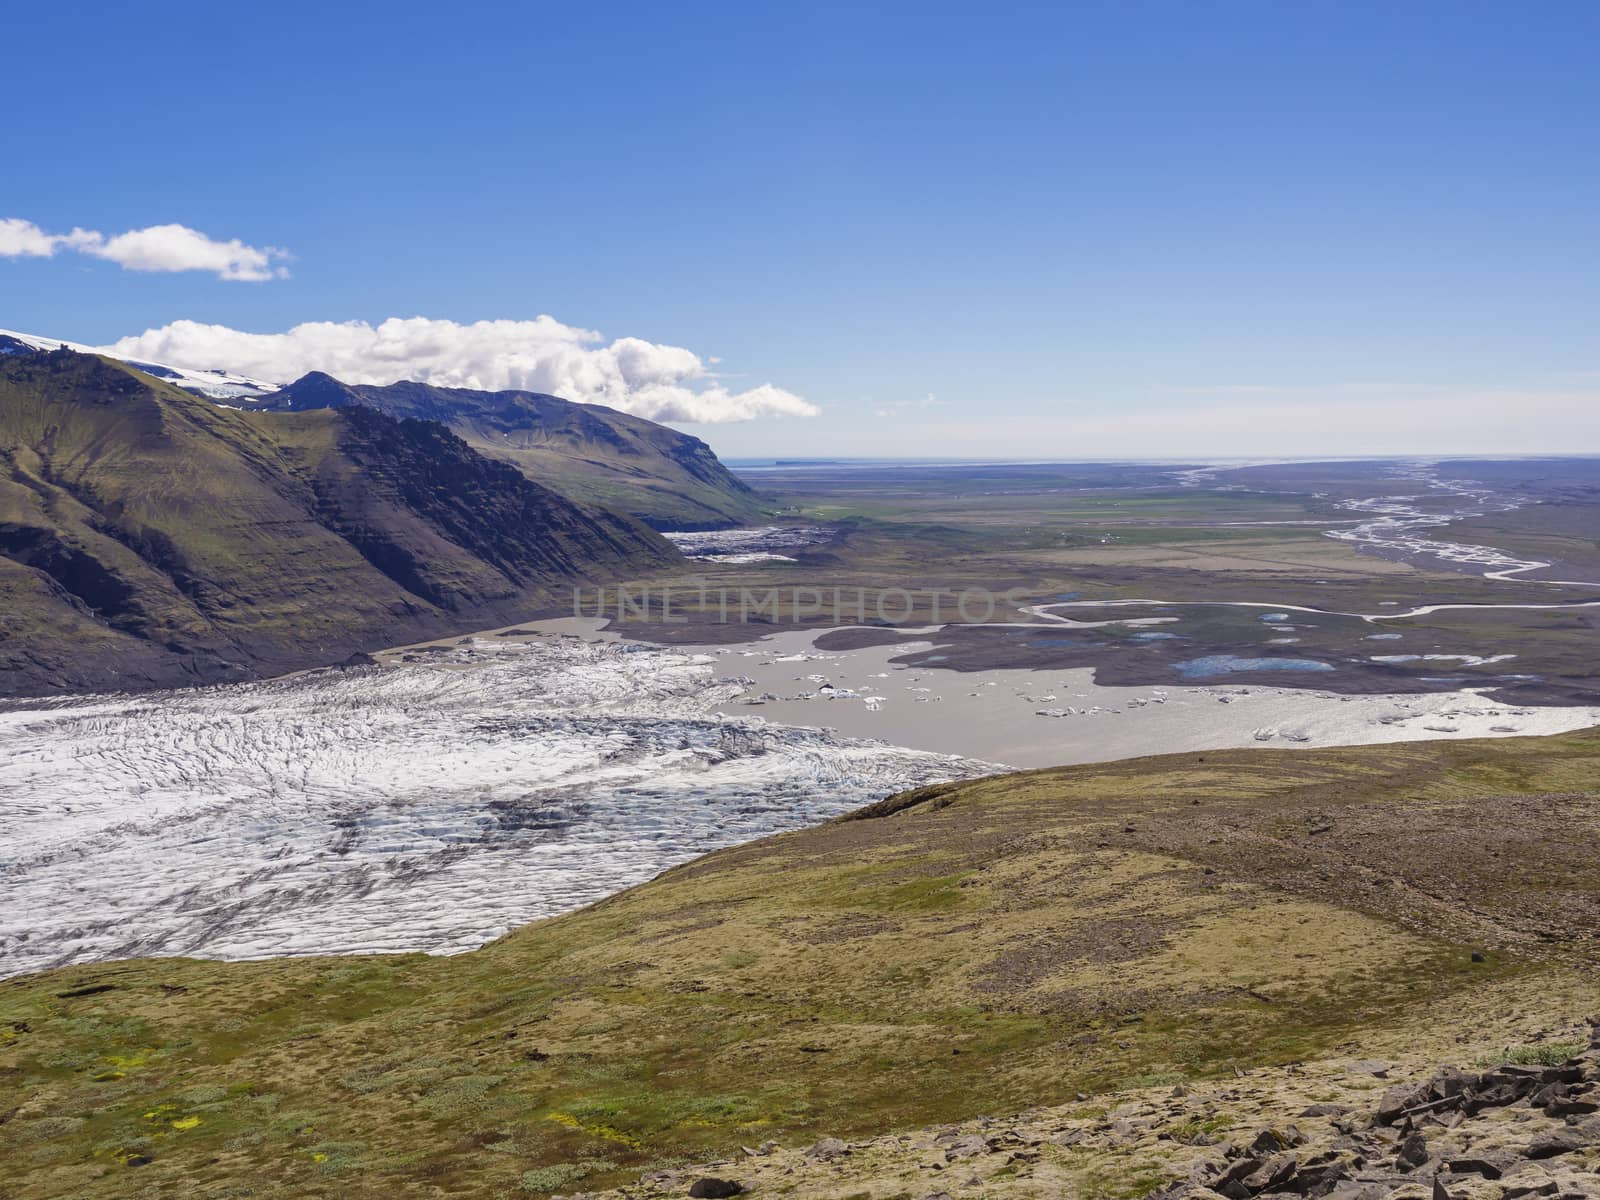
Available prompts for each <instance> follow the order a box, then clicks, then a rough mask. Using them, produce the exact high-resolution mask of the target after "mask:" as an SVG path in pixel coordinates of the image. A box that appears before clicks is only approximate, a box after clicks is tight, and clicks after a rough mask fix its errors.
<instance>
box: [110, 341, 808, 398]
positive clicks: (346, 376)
mask: <svg viewBox="0 0 1600 1200" xmlns="http://www.w3.org/2000/svg"><path fill="white" fill-rule="evenodd" d="M101 349H102V350H103V352H104V353H106V354H111V355H114V356H116V357H119V358H133V359H141V360H146V361H151V362H160V363H166V364H169V365H171V366H174V367H184V368H187V369H190V370H201V371H205V370H211V369H213V368H220V369H225V370H228V371H232V372H235V373H237V374H240V375H246V376H251V377H253V378H256V379H262V380H267V381H269V382H274V383H287V382H289V381H290V380H293V379H298V378H299V377H300V376H301V375H304V374H305V373H306V372H308V371H325V372H327V373H328V374H329V375H332V376H334V377H335V378H336V379H342V380H344V381H345V382H346V383H371V384H387V383H394V382H396V381H398V380H402V379H415V380H420V381H422V382H424V383H431V384H435V385H437V386H440V387H467V388H480V389H484V390H488V391H500V390H503V389H509V388H515V389H520V390H524V391H533V392H547V393H549V394H551V395H555V396H563V397H565V398H566V399H568V400H580V401H584V402H587V403H590V404H605V405H609V406H610V407H612V408H616V409H620V410H622V411H623V412H630V413H634V414H636V415H638V416H641V417H648V418H649V419H651V420H654V421H682V422H720V421H748V420H752V419H754V418H757V417H774V416H797V417H810V416H815V415H816V414H817V413H818V412H819V411H820V410H819V409H818V408H817V407H816V405H814V404H811V403H810V402H809V401H807V400H804V399H802V398H801V397H800V396H797V395H795V394H794V393H793V392H788V391H785V390H784V389H783V388H780V387H775V386H773V385H772V384H770V383H764V384H762V385H761V386H759V387H754V388H749V389H747V390H745V391H741V392H733V391H730V390H729V389H728V388H727V387H726V386H725V385H724V384H723V383H722V382H721V381H719V380H718V379H717V378H716V376H715V375H714V374H712V373H711V372H710V371H709V370H708V369H707V366H706V363H705V361H704V360H703V359H701V357H700V356H699V355H697V354H695V353H694V352H693V351H691V350H686V349H684V348H683V347H681V346H663V345H659V344H657V343H655V342H647V341H644V340H643V339H641V338H634V337H623V338H617V339H615V340H614V341H611V342H609V343H608V342H606V341H605V339H604V338H603V337H602V336H601V335H600V334H599V333H597V332H595V331H594V330H591V329H579V328H577V327H575V326H571V325H564V324H562V323H561V322H560V321H557V320H556V319H555V318H554V317H549V316H540V317H536V318H534V319H533V320H531V321H476V322H473V323H472V324H466V325H463V324H458V323H456V322H454V321H435V320H430V319H428V318H425V317H408V318H401V317H391V318H390V319H388V320H387V321H384V322H382V323H381V324H379V325H376V326H373V325H369V324H367V323H366V322H365V321H346V322H342V323H336V322H332V321H314V322H308V323H306V324H303V325H296V326H295V327H294V328H292V329H290V330H289V331H287V332H286V333H245V332H242V331H240V330H237V329H230V328H228V327H227V326H225V325H204V324H201V323H199V322H197V321H174V322H173V323H172V324H170V325H166V326H163V327H162V328H160V329H151V330H147V331H146V332H144V333H142V334H140V335H139V336H137V337H126V338H123V339H122V340H121V341H119V342H116V343H115V344H113V345H111V346H105V347H101Z"/></svg>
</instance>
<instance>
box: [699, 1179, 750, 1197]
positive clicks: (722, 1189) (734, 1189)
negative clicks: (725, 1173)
mask: <svg viewBox="0 0 1600 1200" xmlns="http://www.w3.org/2000/svg"><path fill="white" fill-rule="evenodd" d="M743 1192H744V1184H742V1183H736V1182H734V1181H733V1180H732V1179H718V1178H717V1177H716V1176H714V1175H707V1176H706V1177H705V1178H704V1179H696V1180H695V1181H694V1183H692V1184H691V1185H690V1186H689V1195H691V1196H693V1197H695V1200H727V1197H729V1196H738V1195H740V1194H742V1193H743Z"/></svg>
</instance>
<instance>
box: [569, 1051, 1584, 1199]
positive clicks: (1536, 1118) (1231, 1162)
mask: <svg viewBox="0 0 1600 1200" xmlns="http://www.w3.org/2000/svg"><path fill="white" fill-rule="evenodd" d="M1505 1057H1506V1058H1508V1059H1513V1060H1516V1061H1507V1062H1501V1063H1498V1064H1490V1065H1479V1066H1477V1067H1473V1068H1462V1067H1458V1066H1453V1065H1446V1066H1438V1067H1436V1068H1434V1069H1433V1070H1432V1071H1431V1072H1428V1071H1425V1070H1407V1069H1405V1068H1404V1067H1403V1066H1399V1065H1395V1064H1391V1063H1387V1062H1379V1061H1349V1060H1342V1061H1329V1062H1319V1063H1308V1064H1296V1065H1292V1066H1289V1067H1285V1068H1280V1069H1274V1070H1263V1071H1255V1072H1250V1073H1243V1074H1240V1075H1239V1076H1237V1077H1235V1078H1233V1079H1231V1080H1227V1081H1223V1082H1219V1083H1209V1084H1195V1085H1182V1084H1180V1085H1178V1086H1176V1087H1171V1088H1146V1089H1143V1090H1142V1091H1139V1092H1133V1093H1126V1094H1124V1095H1123V1096H1122V1097H1118V1098H1115V1100H1114V1102H1113V1104H1112V1106H1111V1107H1104V1106H1095V1105H1089V1104H1082V1105H1079V1106H1076V1107H1073V1106H1068V1107H1062V1108H1051V1109H1042V1110H1037V1111H1033V1112H1028V1113H1023V1114H1021V1115H1019V1116H1017V1117H1014V1118H1011V1119H1009V1120H994V1119H989V1118H983V1119H980V1120H977V1121H974V1122H970V1123H967V1124H962V1125H949V1126H943V1127H937V1128H932V1129H924V1130H920V1131H918V1132H915V1133H908V1134H899V1135H891V1136H885V1137H878V1138H874V1139H872V1140H870V1141H856V1142H846V1141H842V1140H840V1139H837V1138H825V1139H823V1140H821V1141H819V1142H816V1143H815V1144H813V1145H811V1146H809V1147H807V1148H804V1149H786V1148H783V1147H780V1146H778V1145H777V1144H776V1143H770V1142H769V1143H766V1144H764V1145H761V1146H758V1147H753V1148H746V1149H745V1150H744V1151H743V1153H742V1155H741V1156H740V1157H738V1158H736V1159H730V1160H725V1161H721V1162H712V1163H705V1164H701V1165H699V1166H697V1167H694V1168H689V1169H684V1170H674V1171H657V1172H652V1173H649V1174H646V1175H644V1176H643V1177H642V1178H641V1179H640V1180H639V1182H638V1184H637V1185H635V1186H630V1187H624V1188H619V1189H616V1190H614V1191H610V1192H604V1193H589V1194H587V1195H586V1196H585V1197H584V1200H601V1198H602V1197H603V1198H604V1200H656V1198H660V1197H667V1196H683V1195H688V1196H691V1197H726V1196H736V1195H742V1194H753V1195H772V1196H795V1197H802V1196H803V1197H819V1198H822V1197H827V1198H837V1200H846V1198H848V1200H918V1198H920V1200H961V1198H962V1197H972V1198H974V1200H977V1198H980V1197H984V1198H987V1197H994V1198H1012V1197H1016V1198H1019V1200H1020V1198H1022V1197H1029V1198H1032V1197H1041V1198H1042V1197H1063V1198H1068V1197H1070V1198H1078V1197H1082V1198H1083V1200H1099V1198H1111V1197H1141V1196H1142V1197H1144V1198H1145V1200H1179V1198H1180V1197H1181V1198H1183V1200H1222V1198H1226V1200H1248V1198H1250V1197H1256V1196H1309V1197H1330V1198H1332V1200H1523V1198H1533V1197H1550V1198H1553V1200H1585V1198H1594V1197H1600V1020H1596V1021H1591V1022H1590V1023H1589V1025H1588V1028H1587V1029H1586V1030H1585V1029H1581V1028H1580V1029H1576V1030H1571V1029H1569V1030H1565V1031H1552V1033H1551V1035H1550V1036H1548V1037H1547V1038H1546V1039H1545V1040H1543V1041H1541V1042H1537V1043H1533V1044H1531V1045H1528V1046H1523V1047H1518V1048H1516V1049H1515V1050H1514V1051H1512V1052H1509V1053H1508V1054H1507V1055H1506V1056H1505ZM571 1200H579V1198H578V1197H573V1198H571Z"/></svg>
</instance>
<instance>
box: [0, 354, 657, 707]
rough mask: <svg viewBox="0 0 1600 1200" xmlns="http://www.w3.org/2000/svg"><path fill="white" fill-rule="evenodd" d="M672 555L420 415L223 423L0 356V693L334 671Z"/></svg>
mask: <svg viewBox="0 0 1600 1200" xmlns="http://www.w3.org/2000/svg"><path fill="white" fill-rule="evenodd" d="M676 559H677V555H676V552H675V551H673V550H672V549H671V547H670V546H668V545H667V544H666V543H665V542H664V541H663V539H661V538H660V537H659V536H658V535H657V534H655V533H654V532H653V531H651V530H650V529H648V528H647V527H645V526H644V525H642V524H641V523H639V522H637V521H634V520H632V519H630V518H628V517H625V516H621V515H618V514H616V513H612V512H607V511H603V510H598V509H589V508H586V507H583V506H580V505H578V504H575V503H573V502H572V501H570V500H568V499H566V498H565V497H563V496H561V495H558V494H557V493H555V492H553V491H551V490H549V489H547V488H544V487H540V486H539V485H537V484H535V483H533V482H531V481H530V480H528V479H527V478H526V477H525V476H524V475H523V474H522V473H520V472H519V471H517V470H515V469H514V468H512V467H511V466H509V465H507V464H504V463H500V462H495V461H493V460H491V459H487V458H485V457H484V456H483V455H481V454H478V453H477V452H476V451H474V450H473V449H472V448H471V447H469V446H468V445H467V444H466V443H465V442H463V441H462V440H461V439H460V438H458V437H456V436H454V435H453V434H451V433H450V432H448V431H447V430H445V429H443V428H441V427H440V426H438V425H435V424H433V423H431V422H427V421H418V420H394V419H392V418H389V417H386V416H384V415H382V414H381V413H378V412H375V411H372V410H370V409H364V408H354V409H348V410H339V411H334V410H321V411H314V412H304V413H292V414H291V413H249V412H238V411H235V410H231V409H226V408H221V407H218V406H217V405H215V404H213V403H211V402H210V401H207V400H203V399H200V398H198V397H195V396H192V395H190V394H188V393H187V392H184V391H181V390H179V389H177V388H174V387H172V386H170V385H168V384H166V383H163V382H161V381H159V380H156V379H154V378H152V377H150V376H148V375H144V374H141V373H140V372H137V371H134V370H132V369H129V368H127V367H124V366H121V365H120V364H116V363H113V362H110V361H108V360H105V359H101V358H96V357H92V356H89V355H82V354H74V353H71V352H68V351H58V352H53V353H29V354H13V355H7V356H5V357H3V358H0V695H27V694H39V693H48V692H54V691H67V690H77V689H82V688H99V687H143V686H162V685H170V684H174V683H181V682H203V681H211V680H217V679H238V678H247V677H249V676H251V675H255V674H262V673H270V672H275V671H282V670H287V669H294V668H296V667H303V666H310V665H314V664H319V663H326V662H331V661H337V660H338V659H341V658H344V657H346V656H348V655H349V654H351V653H352V652H355V651H360V650H367V649H372V648H375V647H378V646H382V645H392V644H395V643H396V642H404V641H408V640H413V639H420V638H426V637H431V636H442V635H445V634H448V633H452V632H459V631H463V630H466V629H469V628H474V627H479V628H481V627H482V626H484V625H488V624H494V623H497V622H498V621H500V620H501V619H504V620H506V621H513V620H517V619H520V618H521V617H523V616H526V615H528V614H530V613H532V612H534V611H537V610H538V609H540V608H542V607H551V606H552V605H553V604H554V603H555V602H556V600H557V599H558V598H559V597H558V593H559V591H560V590H561V589H563V588H564V587H565V586H566V585H568V584H570V583H572V582H574V581H578V580H584V579H591V580H592V579H607V578H617V577H619V576H625V575H629V574H636V573H640V572H644V571H649V570H652V569H655V568H658V567H661V566H664V565H668V564H670V563H672V562H674V561H676Z"/></svg>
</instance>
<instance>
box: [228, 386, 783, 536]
mask: <svg viewBox="0 0 1600 1200" xmlns="http://www.w3.org/2000/svg"><path fill="white" fill-rule="evenodd" d="M356 405H364V406H366V407H368V408H374V409H377V410H378V411H379V412H382V413H386V414H387V415H389V416H391V417H401V418H404V417H415V418H420V419H423V420H428V421H438V422H440V423H441V424H443V425H447V426H449V427H450V429H451V430H453V431H454V432H455V433H457V434H459V435H460V436H461V437H462V438H464V439H465V440H466V441H467V442H468V443H469V444H471V445H472V446H473V447H474V448H475V449H477V450H479V451H481V452H482V453H484V454H487V455H489V456H490V457H492V458H499V459H503V460H505V461H506V462H510V463H513V464H515V465H516V466H517V467H518V468H519V469H520V470H521V471H522V472H523V473H524V474H525V475H527V476H528V478H530V479H532V480H534V481H536V482H538V483H541V484H544V485H545V486H547V487H550V488H553V489H555V490H556V491H558V492H560V493H562V494H563V495H565V496H568V497H570V498H572V499H574V500H577V501H579V502H580V503H588V504H599V505H603V506H605V507H608V508H613V509H617V510H619V511H621V512H626V513H629V514H631V515H633V516H636V517H638V518H640V519H641V520H644V521H646V522H648V523H649V524H651V525H653V526H654V527H656V528H657V529H705V528H722V527H726V526H729V525H738V524H742V523H744V522H746V521H750V520H753V519H755V518H757V517H759V516H760V515H761V508H760V504H759V502H758V500H757V498H756V496H755V494H754V493H753V492H752V491H751V490H750V489H749V488H748V487H747V486H746V485H745V484H744V483H743V482H741V481H740V480H739V479H738V478H737V477H736V476H735V475H734V474H733V473H732V472H730V471H729V470H728V469H727V468H726V467H724V466H723V465H722V463H721V462H719V461H718V459H717V456H716V455H715V454H713V453H712V452H711V447H709V446H707V445H706V444H705V443H704V442H702V441H701V440H700V439H699V438H696V437H690V436H689V435H688V434H686V433H679V432H678V431H676V430H674V429H668V428H666V427H665V426H663V425H657V424H655V423H654V422H653V421H646V420H644V419H643V418H642V417H634V416H629V415H628V414H626V413H620V412H617V411H616V410H615V409H610V408H605V407H604V406H602V405H598V404H575V403H573V402H572V401H570V400H562V399H560V398H558V397H556V396H546V395H544V394H542V393H539V392H517V391H508V392H479V391H473V390H471V389H468V388H441V387H432V386H430V385H428V384H424V383H410V382H408V383H395V384H390V385H388V386H386V387H372V386H364V385H352V384H345V383H340V382H339V381H338V380H337V379H334V378H333V377H332V376H329V375H324V374H323V373H321V372H320V371H318V372H313V373H312V374H310V375H306V376H304V377H303V378H301V379H299V380H297V381H295V382H294V383H291V384H289V385H288V386H287V387H285V388H283V389H282V390H280V391H277V392H274V393H273V394H271V395H269V396H264V397H262V398H261V399H260V400H258V401H255V402H253V403H252V405H251V407H252V408H254V409H256V410H266V411H274V412H303V411H306V410H309V409H323V408H335V409H347V408H350V407H352V406H356Z"/></svg>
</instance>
